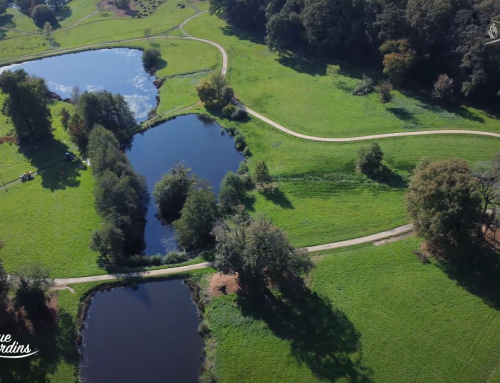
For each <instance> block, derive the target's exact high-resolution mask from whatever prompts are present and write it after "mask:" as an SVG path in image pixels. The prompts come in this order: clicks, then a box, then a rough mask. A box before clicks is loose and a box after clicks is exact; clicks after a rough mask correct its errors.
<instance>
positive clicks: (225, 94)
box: [196, 73, 234, 109]
mask: <svg viewBox="0 0 500 383" xmlns="http://www.w3.org/2000/svg"><path fill="white" fill-rule="evenodd" d="M196 92H197V93H198V97H200V100H201V101H203V102H204V103H205V105H207V106H210V107H216V108H219V109H222V108H223V107H224V106H226V105H227V104H230V103H231V100H232V99H233V97H234V91H233V88H231V87H229V86H227V85H226V80H225V79H224V77H222V76H221V74H219V73H215V74H213V75H212V76H210V78H209V79H205V80H203V81H201V82H200V83H199V84H198V85H196Z"/></svg>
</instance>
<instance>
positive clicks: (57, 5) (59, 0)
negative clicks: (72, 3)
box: [46, 0, 66, 11]
mask: <svg viewBox="0 0 500 383" xmlns="http://www.w3.org/2000/svg"><path fill="white" fill-rule="evenodd" d="M46 3H47V5H51V6H52V7H54V9H55V10H56V11H58V10H60V9H61V8H62V7H64V6H65V5H66V1H65V0H46Z"/></svg>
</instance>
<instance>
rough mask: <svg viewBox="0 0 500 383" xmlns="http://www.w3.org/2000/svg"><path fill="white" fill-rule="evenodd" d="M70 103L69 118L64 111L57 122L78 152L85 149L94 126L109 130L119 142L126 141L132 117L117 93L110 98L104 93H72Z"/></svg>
mask: <svg viewBox="0 0 500 383" xmlns="http://www.w3.org/2000/svg"><path fill="white" fill-rule="evenodd" d="M72 102H74V103H75V112H74V113H73V115H70V116H69V118H68V114H69V113H67V111H66V112H64V115H62V116H61V122H62V124H63V126H64V127H66V128H67V129H68V132H69V134H70V136H71V138H72V140H73V142H75V143H76V144H77V145H78V146H79V147H80V148H81V149H85V148H86V147H87V143H88V141H89V136H90V134H91V132H92V129H93V128H94V126H95V125H100V126H103V127H104V128H106V129H108V130H109V131H111V132H112V133H113V134H114V135H115V137H116V138H117V139H118V141H119V142H124V141H126V140H127V139H128V138H129V137H130V134H131V132H132V130H133V129H134V128H135V126H136V121H135V117H134V114H133V112H132V110H131V109H130V106H129V104H128V102H127V101H126V100H125V98H124V97H123V96H122V95H121V94H116V95H113V94H111V93H110V92H108V91H105V90H100V91H97V92H88V91H85V92H83V93H81V94H80V93H79V92H74V96H73V97H72Z"/></svg>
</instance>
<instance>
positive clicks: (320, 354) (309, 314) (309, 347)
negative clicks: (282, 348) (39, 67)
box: [237, 282, 372, 382]
mask: <svg viewBox="0 0 500 383" xmlns="http://www.w3.org/2000/svg"><path fill="white" fill-rule="evenodd" d="M299 283H300V282H299ZM299 283H297V282H293V288H290V287H286V288H282V289H281V290H282V291H286V293H284V294H283V297H277V296H275V295H274V294H273V293H272V292H271V291H269V290H266V291H264V292H262V293H254V294H245V293H242V295H240V296H239V297H238V301H237V302H238V304H239V306H240V308H241V311H242V313H243V315H245V316H251V317H254V318H256V319H259V320H263V321H264V322H266V324H267V325H268V326H269V328H270V330H271V331H272V332H273V333H274V334H275V335H276V336H277V337H279V338H280V339H285V340H287V341H289V342H290V348H291V354H292V355H293V356H294V357H295V358H297V360H298V361H300V362H301V363H305V364H306V365H307V367H308V368H309V369H310V370H311V371H312V372H313V373H314V374H315V375H316V376H317V377H318V378H319V379H322V380H326V381H336V380H337V379H342V378H344V379H347V380H348V381H350V382H370V381H371V378H370V376H371V374H372V372H371V370H370V369H369V368H367V367H365V366H363V363H362V353H361V344H360V337H361V334H360V333H359V332H358V331H357V330H356V328H355V327H354V325H353V324H352V323H351V321H350V320H349V318H347V316H346V315H345V314H344V313H343V312H342V311H340V310H339V309H338V308H336V307H334V306H333V305H332V303H331V302H330V301H329V300H327V299H326V298H324V297H321V296H319V295H318V294H317V293H316V292H313V291H310V290H309V289H308V288H307V287H306V286H304V285H303V284H302V283H300V284H299ZM354 353H356V356H354V355H352V354H354ZM351 356H353V358H351Z"/></svg>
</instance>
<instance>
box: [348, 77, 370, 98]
mask: <svg viewBox="0 0 500 383" xmlns="http://www.w3.org/2000/svg"><path fill="white" fill-rule="evenodd" d="M374 90H375V88H374V81H373V80H372V79H371V78H370V77H368V76H365V75H363V80H361V81H360V82H358V83H357V84H356V87H355V88H354V89H353V91H352V94H353V95H355V96H365V95H367V94H370V93H372V92H373V91H374Z"/></svg>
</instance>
